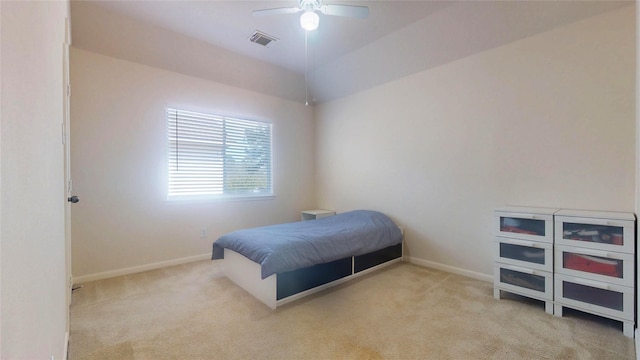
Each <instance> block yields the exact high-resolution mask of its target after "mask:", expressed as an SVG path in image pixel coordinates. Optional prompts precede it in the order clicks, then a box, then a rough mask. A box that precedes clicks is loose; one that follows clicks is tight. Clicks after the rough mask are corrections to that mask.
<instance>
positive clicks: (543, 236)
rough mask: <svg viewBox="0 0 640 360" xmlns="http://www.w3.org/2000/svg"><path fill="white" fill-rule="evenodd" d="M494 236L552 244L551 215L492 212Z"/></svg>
mask: <svg viewBox="0 0 640 360" xmlns="http://www.w3.org/2000/svg"><path fill="white" fill-rule="evenodd" d="M494 229H495V231H496V236H501V237H509V238H516V239H523V240H532V241H544V242H548V243H551V242H553V215H544V214H525V213H512V212H502V211H495V212H494Z"/></svg>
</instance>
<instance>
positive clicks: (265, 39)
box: [249, 30, 278, 46]
mask: <svg viewBox="0 0 640 360" xmlns="http://www.w3.org/2000/svg"><path fill="white" fill-rule="evenodd" d="M249 41H251V42H254V43H256V44H260V45H262V46H268V45H269V44H270V43H272V42H274V41H278V38H277V37H275V36H271V35H267V34H265V33H263V32H262V31H258V30H256V31H255V32H254V33H253V34H252V35H251V37H249Z"/></svg>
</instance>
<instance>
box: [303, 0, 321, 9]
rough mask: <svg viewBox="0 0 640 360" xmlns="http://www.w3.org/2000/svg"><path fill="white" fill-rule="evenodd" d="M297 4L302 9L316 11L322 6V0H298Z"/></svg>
mask: <svg viewBox="0 0 640 360" xmlns="http://www.w3.org/2000/svg"><path fill="white" fill-rule="evenodd" d="M299 4H300V8H301V9H302V10H304V11H316V10H318V9H320V6H322V0H299Z"/></svg>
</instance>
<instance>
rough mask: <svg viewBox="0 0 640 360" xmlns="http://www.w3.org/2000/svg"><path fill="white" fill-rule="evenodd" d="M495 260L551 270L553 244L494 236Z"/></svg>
mask: <svg viewBox="0 0 640 360" xmlns="http://www.w3.org/2000/svg"><path fill="white" fill-rule="evenodd" d="M494 250H495V257H494V258H495V259H496V261H497V262H500V263H504V264H511V265H518V266H523V267H526V268H530V269H537V270H543V271H548V272H553V244H551V243H547V242H538V241H529V240H520V239H509V238H503V237H500V236H496V238H495V241H494Z"/></svg>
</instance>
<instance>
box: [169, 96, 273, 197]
mask: <svg viewBox="0 0 640 360" xmlns="http://www.w3.org/2000/svg"><path fill="white" fill-rule="evenodd" d="M167 136H168V146H169V154H168V165H169V191H168V197H169V199H178V198H196V197H209V198H238V197H245V198H246V197H260V196H272V195H273V184H272V179H271V124H270V123H266V122H260V121H253V120H244V119H235V118H230V117H226V116H219V115H209V114H201V113H196V112H191V111H184V110H177V109H171V108H167Z"/></svg>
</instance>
